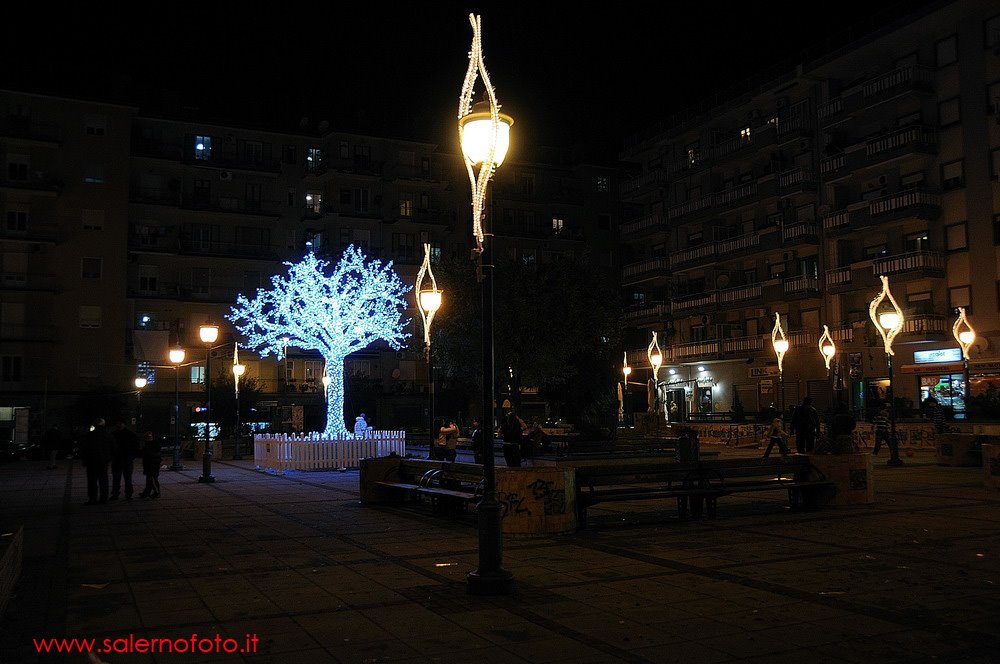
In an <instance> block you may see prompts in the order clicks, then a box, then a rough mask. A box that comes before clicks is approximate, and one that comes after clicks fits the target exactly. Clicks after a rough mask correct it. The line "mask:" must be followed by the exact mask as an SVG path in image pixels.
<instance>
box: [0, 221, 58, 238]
mask: <svg viewBox="0 0 1000 664" xmlns="http://www.w3.org/2000/svg"><path fill="white" fill-rule="evenodd" d="M0 240H3V241H4V242H31V243H45V244H55V243H56V242H58V240H59V227H58V226H55V225H45V224H36V223H34V222H33V221H31V220H30V219H29V220H28V222H27V224H25V227H24V228H23V229H12V228H9V227H7V226H4V225H0Z"/></svg>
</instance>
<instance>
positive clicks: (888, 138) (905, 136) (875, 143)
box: [865, 126, 937, 157]
mask: <svg viewBox="0 0 1000 664" xmlns="http://www.w3.org/2000/svg"><path fill="white" fill-rule="evenodd" d="M910 143H921V144H927V145H933V144H935V143H937V133H935V132H934V131H932V130H930V129H928V128H927V127H922V126H913V127H905V128H903V129H897V130H896V131H893V132H890V133H888V134H883V135H881V136H877V137H875V138H873V139H871V140H869V141H868V142H867V143H866V144H865V154H867V155H868V156H869V157H874V156H876V155H879V154H881V153H883V152H890V151H892V150H896V149H897V148H900V147H903V146H904V145H907V144H910Z"/></svg>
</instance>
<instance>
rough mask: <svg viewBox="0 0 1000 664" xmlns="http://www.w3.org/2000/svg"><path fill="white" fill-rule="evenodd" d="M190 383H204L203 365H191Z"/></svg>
mask: <svg viewBox="0 0 1000 664" xmlns="http://www.w3.org/2000/svg"><path fill="white" fill-rule="evenodd" d="M191 384H192V385H204V384H205V367H203V366H202V365H200V364H192V365H191Z"/></svg>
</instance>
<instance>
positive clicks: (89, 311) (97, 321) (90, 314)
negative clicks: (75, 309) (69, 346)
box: [80, 304, 101, 327]
mask: <svg viewBox="0 0 1000 664" xmlns="http://www.w3.org/2000/svg"><path fill="white" fill-rule="evenodd" d="M100 326H101V308H100V307H97V306H92V305H87V304H84V305H81V306H80V327H100Z"/></svg>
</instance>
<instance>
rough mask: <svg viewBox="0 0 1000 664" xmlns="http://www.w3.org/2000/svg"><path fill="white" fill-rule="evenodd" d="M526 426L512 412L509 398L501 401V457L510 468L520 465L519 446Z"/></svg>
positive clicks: (512, 408) (512, 407)
mask: <svg viewBox="0 0 1000 664" xmlns="http://www.w3.org/2000/svg"><path fill="white" fill-rule="evenodd" d="M527 428H528V427H527V426H526V425H525V424H524V420H522V419H521V418H520V417H518V416H517V413H515V412H514V406H513V405H511V403H510V401H509V400H506V399H505V400H504V402H503V421H502V422H501V424H500V435H501V436H503V458H504V461H505V462H506V463H507V465H508V466H510V467H511V468H519V467H520V466H521V446H522V439H523V438H524V432H525V430H526V429H527Z"/></svg>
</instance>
